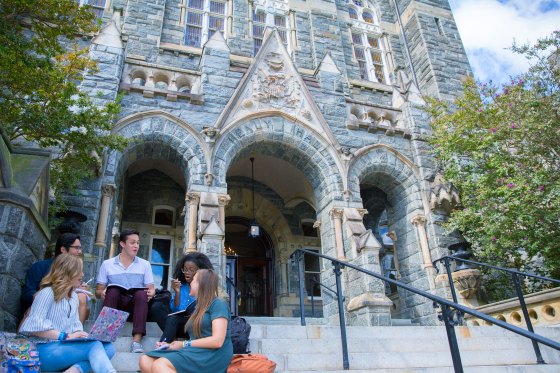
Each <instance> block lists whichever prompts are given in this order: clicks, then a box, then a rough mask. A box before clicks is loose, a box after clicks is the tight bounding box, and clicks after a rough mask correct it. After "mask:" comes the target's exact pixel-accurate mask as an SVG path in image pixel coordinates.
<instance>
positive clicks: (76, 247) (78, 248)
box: [68, 245, 82, 250]
mask: <svg viewBox="0 0 560 373" xmlns="http://www.w3.org/2000/svg"><path fill="white" fill-rule="evenodd" d="M70 247H73V248H74V249H76V250H82V247H81V246H79V245H71V246H68V248H70Z"/></svg>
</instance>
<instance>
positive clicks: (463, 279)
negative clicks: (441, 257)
mask: <svg viewBox="0 0 560 373" xmlns="http://www.w3.org/2000/svg"><path fill="white" fill-rule="evenodd" d="M451 276H452V278H453V284H454V285H455V288H456V289H457V290H458V291H459V293H460V294H461V295H462V296H463V298H465V299H469V298H470V297H472V296H473V295H475V294H476V292H477V291H478V289H479V288H480V283H481V282H482V272H480V270H478V269H473V268H471V269H463V270H462V271H457V272H453V273H452V274H451Z"/></svg>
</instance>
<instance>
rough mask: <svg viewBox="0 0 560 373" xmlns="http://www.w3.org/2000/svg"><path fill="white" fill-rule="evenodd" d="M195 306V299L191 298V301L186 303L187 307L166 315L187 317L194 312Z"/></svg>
mask: <svg viewBox="0 0 560 373" xmlns="http://www.w3.org/2000/svg"><path fill="white" fill-rule="evenodd" d="M195 308H196V299H195V300H193V301H192V302H191V303H189V304H187V307H186V308H185V309H184V310H181V311H177V312H173V313H170V314H169V315H167V316H171V315H179V316H183V317H189V316H190V315H192V314H193V313H194V310H195Z"/></svg>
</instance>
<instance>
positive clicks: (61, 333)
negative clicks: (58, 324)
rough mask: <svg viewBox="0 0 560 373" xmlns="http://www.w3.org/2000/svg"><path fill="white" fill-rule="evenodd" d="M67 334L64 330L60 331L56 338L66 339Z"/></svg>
mask: <svg viewBox="0 0 560 373" xmlns="http://www.w3.org/2000/svg"><path fill="white" fill-rule="evenodd" d="M66 336H67V334H66V333H65V332H60V334H59V335H58V340H59V341H64V340H65V339H66Z"/></svg>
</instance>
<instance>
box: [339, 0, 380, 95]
mask: <svg viewBox="0 0 560 373" xmlns="http://www.w3.org/2000/svg"><path fill="white" fill-rule="evenodd" d="M348 3H349V4H348V14H349V17H350V19H351V22H350V28H351V38H352V48H353V51H354V58H355V59H356V61H357V62H358V66H359V69H360V77H361V78H362V79H364V80H369V81H373V82H379V83H384V84H388V82H387V72H386V71H385V70H386V69H385V65H386V64H385V55H384V51H383V47H382V43H381V28H380V27H379V22H378V20H377V17H376V14H375V12H374V10H373V8H372V6H371V4H370V3H369V2H366V1H362V0H348Z"/></svg>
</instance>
